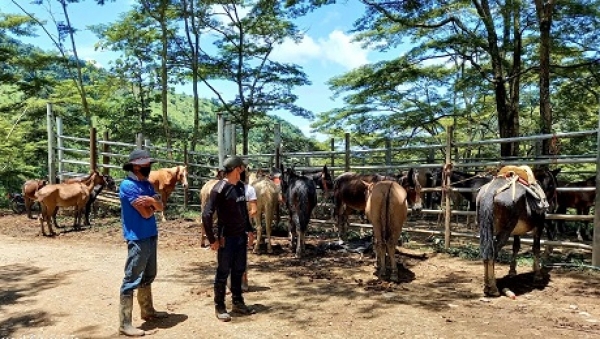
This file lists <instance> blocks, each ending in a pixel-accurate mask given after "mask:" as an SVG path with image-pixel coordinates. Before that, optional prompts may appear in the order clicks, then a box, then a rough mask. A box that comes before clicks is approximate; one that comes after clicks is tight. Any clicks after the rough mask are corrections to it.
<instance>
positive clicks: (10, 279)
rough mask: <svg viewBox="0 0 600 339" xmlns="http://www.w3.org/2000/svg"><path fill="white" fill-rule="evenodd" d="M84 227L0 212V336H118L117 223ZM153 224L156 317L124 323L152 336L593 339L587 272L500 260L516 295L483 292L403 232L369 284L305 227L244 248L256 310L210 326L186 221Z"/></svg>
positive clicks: (362, 265)
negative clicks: (297, 240)
mask: <svg viewBox="0 0 600 339" xmlns="http://www.w3.org/2000/svg"><path fill="white" fill-rule="evenodd" d="M5 213H8V212H5ZM67 222H68V223H70V222H71V219H70V218H69V219H67V220H66V221H63V223H67ZM94 224H95V227H93V228H87V229H83V230H81V231H76V232H73V231H70V229H69V228H66V229H60V230H59V232H60V235H58V236H56V237H43V236H40V235H39V224H38V222H37V221H36V220H29V219H27V217H26V216H15V215H12V214H4V215H3V213H0V249H1V252H0V253H1V254H0V338H115V337H118V335H117V325H118V313H117V307H118V306H117V304H118V291H119V286H120V282H121V279H122V275H123V265H124V261H125V256H126V246H125V244H124V242H123V241H122V238H121V231H120V225H119V223H118V219H116V218H112V219H101V220H95V222H94ZM160 229H161V235H160V238H159V239H160V240H159V274H158V277H157V280H156V281H155V283H154V284H153V292H154V302H155V306H156V308H157V309H160V310H167V311H168V312H169V313H170V317H169V318H167V319H165V320H161V321H155V322H143V321H142V320H141V319H140V317H139V309H138V308H137V305H135V307H134V319H133V320H134V325H135V326H139V327H140V328H142V329H144V330H148V331H151V332H153V334H152V335H151V337H152V338H201V337H204V338H206V337H211V338H288V337H289V338H344V339H347V338H367V337H370V338H397V337H405V338H530V337H541V338H545V339H546V338H600V303H599V297H600V274H598V273H596V272H593V271H585V270H567V269H556V268H555V269H552V270H549V271H548V270H546V279H545V281H544V284H543V286H541V287H534V286H532V284H531V282H532V275H531V273H530V272H531V268H530V267H529V265H527V266H523V265H520V266H519V267H518V270H519V275H518V276H517V277H515V278H513V279H508V278H502V277H504V276H505V275H506V274H507V271H508V267H507V265H504V264H501V265H498V266H497V276H498V277H500V278H501V279H500V281H499V285H500V287H501V288H502V287H509V288H510V289H511V290H512V291H514V292H515V293H516V294H517V297H516V299H515V300H512V299H510V298H508V297H499V298H484V297H483V294H482V290H483V288H482V279H483V277H482V274H483V268H482V265H481V263H480V261H478V260H468V259H462V258H460V257H456V256H451V255H449V254H445V253H437V252H435V251H434V250H432V248H431V247H425V246H422V245H424V243H419V242H418V241H417V240H418V239H416V238H414V239H412V240H411V241H410V242H408V243H407V244H405V248H403V249H402V251H401V252H400V253H398V254H397V255H398V258H399V260H400V262H401V263H402V269H401V271H400V275H401V282H400V283H398V284H391V283H384V282H381V281H379V280H377V279H376V278H375V276H374V275H373V272H374V267H373V264H374V258H373V256H372V255H371V254H365V255H364V256H361V255H360V254H357V253H344V252H340V251H327V250H326V247H325V246H322V245H323V244H324V243H326V242H327V241H328V240H327V239H318V238H317V237H316V236H315V235H314V234H313V237H312V238H311V241H310V244H312V245H313V246H310V247H309V248H308V255H307V257H306V258H304V259H302V260H298V259H295V258H294V257H293V255H292V254H291V253H290V251H289V249H288V248H287V244H288V242H287V240H286V239H284V238H278V239H277V240H276V242H275V243H276V246H275V249H276V254H275V255H266V254H262V255H253V254H250V255H249V261H250V291H249V293H247V294H246V295H245V297H246V301H247V303H248V304H249V305H252V306H254V307H255V308H256V309H257V311H258V313H257V314H255V315H251V316H236V317H234V319H233V321H232V322H230V323H220V322H218V321H217V320H216V319H215V317H214V313H213V306H212V279H213V275H214V270H215V254H214V253H213V252H211V251H210V250H204V249H201V248H200V246H199V240H198V237H197V228H196V227H195V224H194V223H193V222H192V221H186V220H178V221H170V222H167V223H162V224H161V225H160ZM321 238H322V237H321ZM318 244H321V246H316V245H318ZM525 249H527V248H525ZM228 303H229V301H228Z"/></svg>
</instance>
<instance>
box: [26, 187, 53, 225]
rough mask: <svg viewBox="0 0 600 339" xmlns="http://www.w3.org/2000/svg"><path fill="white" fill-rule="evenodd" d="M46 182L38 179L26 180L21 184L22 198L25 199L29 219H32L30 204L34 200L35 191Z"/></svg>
mask: <svg viewBox="0 0 600 339" xmlns="http://www.w3.org/2000/svg"><path fill="white" fill-rule="evenodd" d="M47 184H48V181H46V180H40V179H33V180H27V181H25V183H24V184H23V198H24V199H25V209H26V210H27V217H28V218H29V219H33V216H32V215H31V206H32V205H33V203H34V202H35V200H36V198H35V193H36V192H37V191H38V190H39V189H40V188H42V187H44V186H46V185H47Z"/></svg>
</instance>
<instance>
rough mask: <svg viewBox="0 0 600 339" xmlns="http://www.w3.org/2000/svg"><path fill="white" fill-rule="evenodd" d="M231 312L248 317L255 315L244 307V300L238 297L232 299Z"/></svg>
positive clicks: (248, 308) (251, 309)
mask: <svg viewBox="0 0 600 339" xmlns="http://www.w3.org/2000/svg"><path fill="white" fill-rule="evenodd" d="M231 312H234V313H238V314H246V315H248V314H254V313H256V310H254V309H253V308H251V307H248V306H246V304H245V303H244V298H243V297H241V296H239V297H234V298H233V308H232V310H231Z"/></svg>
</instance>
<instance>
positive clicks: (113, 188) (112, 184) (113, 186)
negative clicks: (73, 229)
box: [84, 175, 117, 226]
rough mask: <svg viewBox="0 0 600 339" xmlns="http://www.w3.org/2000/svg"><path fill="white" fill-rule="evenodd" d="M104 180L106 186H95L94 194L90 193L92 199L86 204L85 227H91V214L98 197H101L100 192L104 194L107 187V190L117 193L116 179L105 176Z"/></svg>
mask: <svg viewBox="0 0 600 339" xmlns="http://www.w3.org/2000/svg"><path fill="white" fill-rule="evenodd" d="M104 180H105V181H106V185H96V186H94V188H93V189H92V192H91V193H90V198H89V200H88V201H87V203H86V204H85V221H84V225H86V226H89V225H90V213H91V210H92V206H93V205H94V202H95V201H96V198H98V195H100V192H102V190H103V189H104V187H106V188H107V189H109V190H110V191H111V192H116V191H117V184H116V183H115V179H113V177H111V176H110V175H105V176H104Z"/></svg>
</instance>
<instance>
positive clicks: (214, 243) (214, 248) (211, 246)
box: [210, 239, 221, 251]
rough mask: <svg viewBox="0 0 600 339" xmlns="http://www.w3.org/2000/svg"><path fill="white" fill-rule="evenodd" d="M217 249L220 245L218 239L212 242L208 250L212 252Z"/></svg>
mask: <svg viewBox="0 0 600 339" xmlns="http://www.w3.org/2000/svg"><path fill="white" fill-rule="evenodd" d="M219 247H221V244H220V243H219V240H218V239H217V240H216V241H215V242H213V243H212V244H210V249H211V250H213V251H216V250H218V249H219Z"/></svg>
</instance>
